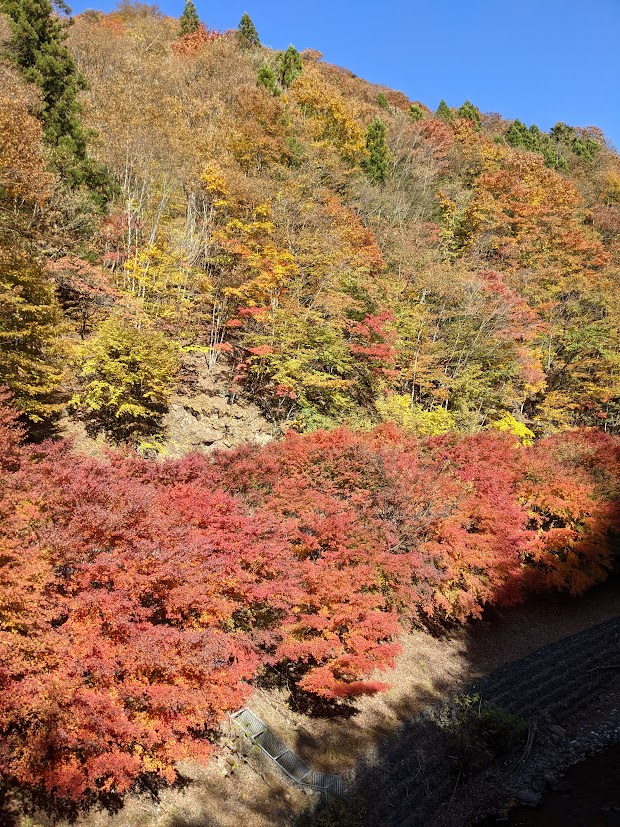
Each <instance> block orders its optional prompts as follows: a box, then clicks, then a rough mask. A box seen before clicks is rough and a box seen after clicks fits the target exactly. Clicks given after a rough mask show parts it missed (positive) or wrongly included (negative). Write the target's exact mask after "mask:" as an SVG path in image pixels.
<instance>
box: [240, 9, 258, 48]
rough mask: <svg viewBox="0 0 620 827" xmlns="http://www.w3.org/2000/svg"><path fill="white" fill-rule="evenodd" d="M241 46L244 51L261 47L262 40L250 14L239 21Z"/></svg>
mask: <svg viewBox="0 0 620 827" xmlns="http://www.w3.org/2000/svg"><path fill="white" fill-rule="evenodd" d="M238 33H239V45H240V46H241V48H242V49H252V48H254V47H256V46H260V38H259V36H258V32H257V31H256V27H255V26H254V23H252V19H251V17H250V15H249V14H244V15H243V16H242V17H241V20H240V21H239V29H238Z"/></svg>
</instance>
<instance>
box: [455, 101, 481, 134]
mask: <svg viewBox="0 0 620 827" xmlns="http://www.w3.org/2000/svg"><path fill="white" fill-rule="evenodd" d="M458 114H459V117H460V118H467V120H468V121H471V122H472V123H473V124H474V126H475V128H476V132H480V127H481V125H482V118H481V117H480V110H479V109H478V108H477V107H476V106H474V105H473V103H472V102H471V101H470V100H466V101H465V103H464V104H463V105H462V106H460V107H459V110H458Z"/></svg>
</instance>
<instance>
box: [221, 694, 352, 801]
mask: <svg viewBox="0 0 620 827" xmlns="http://www.w3.org/2000/svg"><path fill="white" fill-rule="evenodd" d="M230 719H231V721H233V722H234V723H235V724H236V725H237V726H238V727H239V728H240V729H241V730H243V732H244V733H245V735H246V737H247V738H249V739H250V741H251V742H252V743H253V744H256V745H257V746H258V747H260V749H261V750H262V751H263V752H264V753H265V755H267V756H268V757H269V758H271V760H272V761H273V762H274V763H276V764H277V765H278V767H279V768H280V769H281V770H282V772H283V773H284V774H285V775H286V776H287V777H288V778H289V779H290V780H291V781H293V783H295V784H297V785H299V786H300V787H306V788H309V789H312V790H316V791H317V792H319V793H321V795H322V796H330V795H336V796H340V795H343V794H344V792H345V783H344V780H343V779H342V777H341V776H340V775H334V774H332V773H328V772H316V771H315V770H313V769H311V768H310V767H309V766H308V764H306V762H305V761H304V760H303V759H302V758H300V757H299V756H298V755H297V753H295V752H293V750H292V749H290V748H289V747H287V746H286V744H285V743H284V742H283V741H281V740H280V739H279V738H278V737H277V736H276V735H274V733H273V732H272V731H271V730H270V729H269V727H268V726H267V724H265V723H263V721H261V719H260V718H259V717H258V716H257V715H255V714H254V713H253V712H252V710H251V709H248V708H247V707H243V709H239V710H237V712H233V713H232V715H230Z"/></svg>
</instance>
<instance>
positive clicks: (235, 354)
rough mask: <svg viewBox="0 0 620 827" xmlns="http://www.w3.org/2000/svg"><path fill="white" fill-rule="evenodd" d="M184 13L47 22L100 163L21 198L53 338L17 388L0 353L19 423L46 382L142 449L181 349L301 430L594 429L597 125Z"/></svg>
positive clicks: (113, 434) (606, 211) (603, 167)
mask: <svg viewBox="0 0 620 827" xmlns="http://www.w3.org/2000/svg"><path fill="white" fill-rule="evenodd" d="M6 2H8V0H6ZM10 8H11V7H10V5H9V6H7V9H8V13H9V14H10ZM207 22H208V21H207ZM250 25H251V21H250ZM187 26H189V28H190V29H191V28H192V26H197V28H195V29H193V30H192V31H189V32H188V33H186V34H184V35H180V28H179V23H178V22H177V21H176V20H173V19H170V18H167V17H165V16H163V15H162V14H161V13H159V12H158V11H157V10H155V9H153V8H151V7H147V6H141V5H136V6H131V5H129V4H122V5H121V6H120V7H119V10H118V11H116V12H113V13H111V14H108V15H104V14H101V13H98V12H86V13H84V14H82V15H80V16H79V17H78V18H77V19H76V20H75V23H74V25H73V26H71V27H70V29H69V31H68V40H67V41H66V42H67V45H68V47H69V49H70V51H71V54H72V56H73V59H74V60H75V64H76V68H77V69H78V70H79V72H81V74H82V75H83V77H84V78H85V80H86V84H87V86H86V89H85V90H84V91H82V92H81V93H80V100H81V101H82V105H83V112H82V116H81V117H82V121H83V124H84V126H85V127H86V133H85V134H87V135H89V136H90V138H89V153H90V156H89V161H88V163H89V164H90V166H89V169H91V168H95V169H96V170H98V171H99V173H98V174H99V177H97V176H95V175H94V174H93V173H92V171H91V172H90V173H89V176H90V177H89V176H87V175H85V174H81V176H77V175H76V174H74V173H73V172H71V170H70V169H69V167H68V164H67V163H64V165H63V163H59V162H57V163H56V166H55V171H56V176H57V177H56V180H55V183H53V184H52V185H51V186H52V194H51V198H50V195H49V194H48V195H47V196H46V198H47V201H46V203H45V206H43V208H42V212H41V208H39V214H38V219H37V220H38V222H39V224H40V225H41V226H40V227H39V232H40V235H39V236H38V238H35V239H34V242H35V244H34V246H35V249H34V254H35V256H36V257H37V260H38V261H39V263H40V264H43V266H44V271H45V273H47V274H48V275H47V279H48V281H47V285H49V284H50V281H49V279H50V278H51V283H52V284H53V285H54V286H55V291H54V292H55V294H56V296H55V297H53V296H50V298H49V300H48V299H44V298H43V297H42V296H41V297H39V298H38V299H37V301H38V302H39V306H40V307H43V306H44V305H45V306H46V307H49V308H52V306H53V307H54V309H53V311H52V310H51V309H50V313H51V314H52V316H54V322H53V324H55V325H56V328H55V330H54V331H53V333H51V332H50V331H48V333H45V334H44V333H43V331H42V332H41V336H42V337H43V338H42V339H41V341H40V342H39V344H38V345H37V346H38V347H39V349H40V350H41V352H43V351H45V361H46V362H47V364H48V365H49V364H50V363H51V362H53V361H54V360H53V358H52V349H51V344H49V343H47V339H46V338H45V337H46V336H48V335H52V339H53V340H54V347H56V349H58V348H57V346H60V348H61V350H63V353H64V356H63V357H61V358H60V361H59V368H58V371H57V373H56V374H54V375H53V376H52V375H51V374H50V373H49V368H48V375H47V376H46V377H45V378H44V377H43V376H41V377H40V378H39V379H38V380H37V382H34V383H30V385H31V387H30V388H29V389H27V388H25V387H20V381H21V380H20V379H19V377H18V375H17V373H18V371H17V369H16V367H15V365H14V363H13V362H11V361H10V360H9V362H8V363H7V362H6V360H3V363H2V366H1V367H0V375H1V376H2V380H3V381H4V382H5V383H6V384H8V385H9V387H10V388H11V389H12V390H13V391H14V393H16V395H17V397H18V404H19V406H20V407H21V408H22V409H23V410H25V411H30V414H29V415H30V418H31V419H33V418H36V417H37V416H39V414H41V413H42V411H38V413H37V411H36V410H34V411H33V402H32V399H33V397H36V398H42V397H46V398H45V400H44V401H45V403H46V404H48V405H49V404H50V403H51V402H52V401H53V402H54V405H52V408H54V409H55V410H58V408H59V406H62V405H67V404H68V405H69V409H70V411H71V413H72V415H73V416H76V417H79V418H81V419H83V420H84V421H85V422H86V424H87V426H88V428H89V430H90V432H92V433H94V434H96V433H97V432H104V433H105V434H106V435H107V437H108V438H109V439H111V440H113V441H114V440H116V441H118V440H127V439H129V440H130V441H133V442H135V443H140V442H145V443H147V444H148V445H151V446H153V445H156V444H158V442H161V440H162V439H164V428H163V425H162V416H163V414H164V413H165V410H166V408H167V406H168V404H169V403H170V399H171V395H172V394H173V393H174V389H175V385H176V383H177V379H178V376H179V370H180V366H181V362H182V360H183V358H184V354H187V353H196V352H201V353H204V354H205V356H206V358H207V359H208V363H209V365H210V366H211V367H212V368H213V367H214V366H215V365H216V364H218V365H219V367H220V369H221V368H225V369H226V370H225V373H226V377H225V379H224V383H223V385H222V387H221V392H222V393H223V394H226V395H228V397H229V399H230V400H231V401H232V402H241V403H243V402H244V401H245V400H248V401H249V402H251V403H254V404H257V405H259V406H260V408H261V410H262V412H263V414H264V416H265V417H267V418H268V419H269V420H271V421H272V422H274V423H279V424H281V425H283V426H284V427H286V428H290V427H292V428H295V429H297V430H301V431H303V430H308V429H313V428H316V427H319V426H321V427H332V426H334V425H336V424H339V423H342V422H345V421H346V422H349V423H351V424H352V425H354V426H361V427H363V426H367V425H369V424H372V423H377V422H381V421H386V420H395V421H397V422H398V423H399V424H401V425H402V426H404V427H406V428H407V429H409V430H411V431H414V432H417V433H419V434H433V433H441V432H443V431H446V430H452V429H457V430H461V431H466V432H471V431H476V430H477V429H479V428H481V427H483V428H484V427H497V428H501V429H509V430H513V431H514V432H518V433H521V434H522V435H528V430H529V431H531V432H532V433H533V434H534V435H536V436H540V435H546V434H549V433H552V432H553V431H555V430H558V429H563V428H566V427H573V426H579V425H595V426H604V427H605V429H607V430H612V431H613V430H615V429H617V427H618V425H619V419H618V416H619V413H618V410H619V409H618V398H619V384H618V382H619V379H618V376H619V374H618V358H619V357H618V347H617V346H618V319H619V317H618V313H619V311H618V303H617V295H618V266H619V260H620V247H619V245H618V227H619V226H620V185H619V182H620V159H619V158H618V155H617V154H616V152H615V151H613V149H612V148H610V147H609V146H608V145H607V144H606V142H605V139H604V136H603V135H602V134H601V133H600V132H599V131H597V130H596V129H593V128H588V129H581V128H571V127H568V126H566V125H564V124H558V125H556V127H554V128H553V130H551V133H550V134H545V133H542V132H540V130H538V129H537V128H536V127H531V128H530V129H529V130H528V129H527V128H526V127H525V126H524V125H523V124H522V123H521V122H519V121H515V122H508V121H504V120H502V119H501V118H500V117H499V116H497V115H489V116H486V115H484V114H483V113H480V112H479V111H478V110H477V109H476V107H475V106H474V105H472V104H471V103H470V102H469V101H467V102H465V103H464V104H463V106H462V107H461V108H460V109H459V110H450V109H448V107H446V106H445V104H442V105H441V106H440V107H439V110H438V111H437V113H435V114H433V113H431V112H430V111H428V110H427V109H426V108H425V107H424V106H423V105H422V104H420V103H419V102H412V101H410V100H408V99H407V98H406V97H405V96H404V95H403V94H401V93H399V92H393V91H390V90H388V89H381V88H379V87H376V86H373V85H371V84H369V83H366V82H365V81H363V80H361V79H359V78H356V77H354V76H353V75H351V73H350V72H347V71H346V70H344V69H340V68H338V67H335V66H330V65H328V64H325V63H324V62H323V61H322V60H321V56H320V54H319V53H318V52H305V53H303V54H301V55H299V54H298V53H297V51H296V50H295V49H294V48H293V47H291V48H289V50H287V52H285V53H274V52H272V51H270V50H268V49H265V48H263V47H261V46H260V45H257V41H258V36H257V35H256V33H255V32H254V33H253V30H252V29H247V30H246V29H243V27H242V31H241V33H240V32H227V33H225V34H220V33H217V32H213V31H210V30H209V29H208V28H207V27H206V26H204V25H202V24H198V23H197V22H196V21H193V22H191V21H190V23H187V22H186V24H185V28H187ZM246 26H247V23H246ZM248 31H249V32H250V34H248ZM6 53H7V55H8V56H9V58H10V56H11V46H10V45H9V46H8V47H7V49H6ZM3 71H5V72H8V73H9V74H11V77H12V78H13V80H12V83H16V84H21V86H20V88H22V89H23V91H22V92H21V94H22V95H23V96H26V97H27V95H31V97H32V95H33V93H34V89H33V87H29V88H28V89H27V88H26V87H25V86H23V82H22V81H19V80H18V79H17V77H16V76H15V73H14V71H13V70H11V69H9V68H8V67H5V69H4V70H3ZM26 75H27V73H26ZM27 77H30V76H29V75H27ZM16 105H17V104H16V103H15V100H13V101H12V103H11V106H12V107H15V106H16ZM27 108H28V107H26V109H27ZM24 111H26V110H24ZM30 111H34V110H33V109H32V105H31V106H30ZM12 117H18V113H17V111H15V112H14V113H13V115H12ZM44 126H45V124H44ZM47 135H48V132H46V133H45V135H44V137H45V136H47ZM25 139H26V138H25V136H22V140H25ZM45 139H46V141H47V143H48V144H49V138H47V137H45ZM29 140H30V141H31V142H33V144H32V145H33V147H34V152H35V157H36V152H37V151H39V150H37V148H36V144H37V139H36V136H34V135H30V138H29ZM63 140H64V139H63ZM63 146H64V145H63ZM31 155H32V153H31ZM57 155H58V152H57V154H56V156H54V157H57ZM10 163H13V161H12V160H11V159H7V160H6V162H5V167H6V166H7V164H10ZM76 163H77V162H76ZM84 163H85V162H83V161H80V164H82V166H83V164H84ZM71 169H73V168H71ZM103 170H105V171H106V172H105V175H107V176H108V177H107V178H106V179H105V182H104V179H103V178H102V176H103ZM20 174H21V173H20ZM41 181H42V179H41V178H39V183H41ZM104 183H105V186H104ZM14 195H17V192H13V191H11V190H6V191H5V198H7V199H8V201H9V202H10V199H11V197H13V196H14ZM20 197H21V198H22V201H21V202H20V203H23V196H22V195H20ZM37 197H39V196H37ZM41 197H42V196H41ZM43 201H45V199H43ZM11 243H12V242H11ZM41 278H44V273H42V275H41ZM41 289H42V290H48V291H49V290H50V287H49V286H45V282H43V283H42V285H41ZM46 302H47V304H45V303H46ZM50 302H51V304H50ZM54 314H56V315H54ZM50 324H52V320H51V316H50ZM48 327H49V325H48ZM9 341H11V340H9ZM11 347H12V348H13V350H14V351H15V355H14V356H13V360H15V359H19V358H23V356H24V354H23V350H24V348H23V347H22V346H21V345H20V344H19V340H18V339H17V338H15V339H13V340H12V343H11ZM31 350H32V349H31ZM121 364H122V365H123V367H122V369H121V368H120V367H119V365H121ZM138 364H139V365H140V367H139V368H138V367H137V365H138ZM61 366H62V367H63V368H64V375H63V377H62V381H60V367H61ZM50 395H51V396H52V397H53V400H51V399H49V398H48V397H50ZM39 407H41V406H39ZM46 411H47V412H48V413H51V409H46ZM43 413H45V411H43ZM46 415H47V414H46ZM526 429H528V430H526ZM173 441H175V440H174V435H173ZM205 441H208V439H207V440H205Z"/></svg>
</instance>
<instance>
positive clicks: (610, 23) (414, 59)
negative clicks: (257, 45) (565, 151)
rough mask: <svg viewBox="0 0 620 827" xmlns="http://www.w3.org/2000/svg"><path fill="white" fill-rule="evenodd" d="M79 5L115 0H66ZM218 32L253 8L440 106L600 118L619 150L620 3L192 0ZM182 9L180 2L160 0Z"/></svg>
mask: <svg viewBox="0 0 620 827" xmlns="http://www.w3.org/2000/svg"><path fill="white" fill-rule="evenodd" d="M69 2H70V5H71V6H72V8H73V11H74V13H78V12H80V11H83V10H84V9H86V8H97V9H100V10H102V11H109V10H111V9H112V8H114V7H115V5H116V2H115V0H100V2H97V0H91V2H88V0H73V2H72V3H71V0H69ZM194 2H195V4H196V7H197V9H198V13H199V14H200V17H201V19H202V20H203V21H204V22H205V23H206V24H207V25H208V26H209V27H210V28H215V29H219V30H226V29H231V28H236V27H237V25H238V22H239V19H240V17H241V15H242V14H243V12H246V11H247V13H248V14H249V15H250V17H251V18H252V20H253V21H254V24H255V26H256V28H257V30H258V33H259V36H260V38H261V41H262V42H263V43H264V44H265V45H267V46H272V47H273V48H274V49H285V48H286V47H287V46H288V45H289V43H292V44H293V45H295V46H296V47H297V48H298V49H299V50H300V51H301V50H302V49H306V48H312V49H318V50H319V51H320V52H322V53H323V56H324V59H325V60H327V61H329V62H330V63H335V64H337V65H339V66H345V67H346V68H347V69H350V70H351V71H352V72H355V74H356V75H359V76H360V77H363V78H365V79H366V80H369V81H372V82H373V83H379V84H384V85H385V86H388V87H390V88H393V89H399V90H401V91H402V92H405V94H406V95H408V96H409V97H410V98H412V99H418V100H420V101H421V102H422V103H424V104H426V105H427V106H429V107H430V108H431V109H435V108H436V107H437V105H438V103H439V101H440V99H441V98H444V99H445V100H446V102H447V103H448V105H449V106H460V105H461V104H462V103H463V101H464V100H465V99H466V98H469V99H470V100H471V101H472V102H473V103H475V104H476V105H477V106H478V108H479V109H481V110H482V111H483V112H499V113H500V114H501V115H502V116H503V117H505V118H520V119H521V120H522V121H524V122H525V123H526V124H527V125H530V124H531V123H536V124H537V125H538V126H539V127H540V128H541V129H545V130H547V129H549V128H550V127H551V126H553V124H554V123H556V122H557V121H564V122H565V123H568V124H570V125H571V126H590V125H594V126H599V127H600V128H601V129H602V130H603V131H604V132H605V134H606V135H607V137H608V139H609V140H611V142H612V143H613V144H614V145H615V146H616V147H617V148H618V149H620V0H409V1H407V0H393V2H390V0H385V2H381V0H374V2H369V0H358V1H357V2H352V0H344V1H340V2H339V0H307V1H306V2H300V1H299V0H287V1H286V2H283V1H282V0H239V1H237V0H219V2H210V0H194ZM158 5H159V7H160V8H161V9H162V11H164V12H165V13H167V14H170V15H173V16H175V17H178V16H179V15H180V14H181V12H182V10H183V5H184V0H161V2H160V3H159V4H158Z"/></svg>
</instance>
